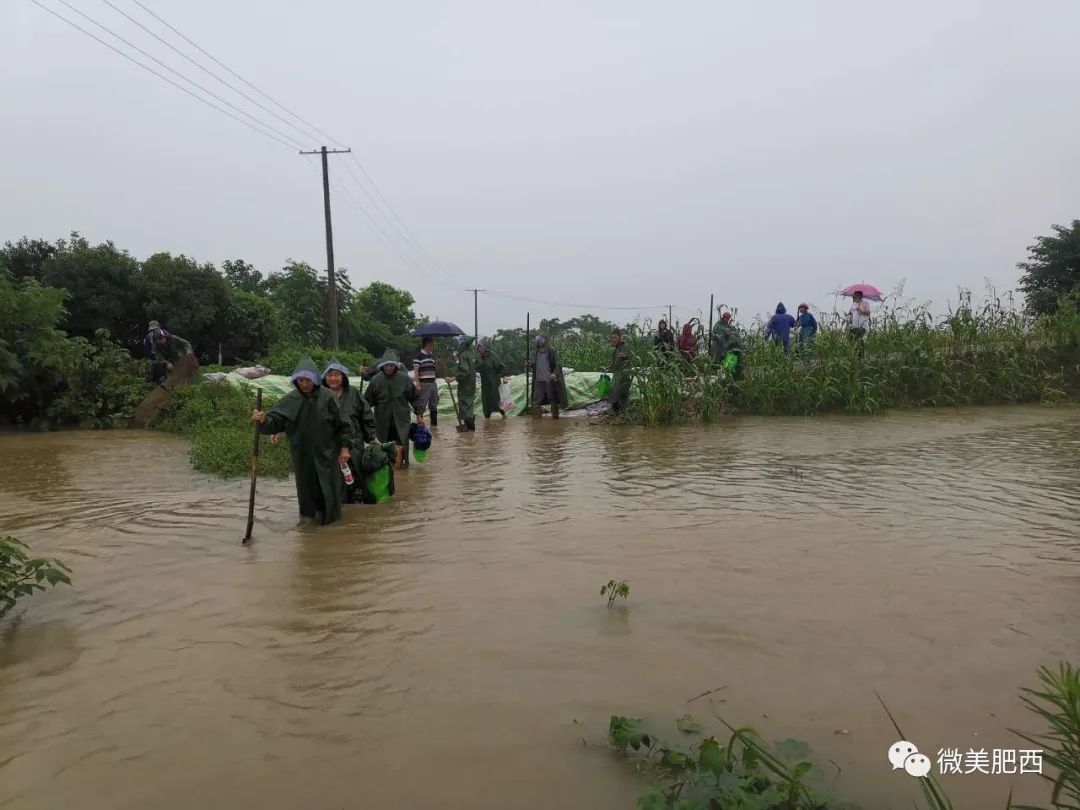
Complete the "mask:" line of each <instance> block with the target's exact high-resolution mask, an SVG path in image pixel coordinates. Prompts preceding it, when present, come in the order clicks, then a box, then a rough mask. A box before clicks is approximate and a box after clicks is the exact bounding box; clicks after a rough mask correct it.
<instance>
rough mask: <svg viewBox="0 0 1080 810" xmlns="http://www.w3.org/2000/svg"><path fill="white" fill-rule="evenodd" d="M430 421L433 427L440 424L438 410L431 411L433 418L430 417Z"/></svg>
mask: <svg viewBox="0 0 1080 810" xmlns="http://www.w3.org/2000/svg"><path fill="white" fill-rule="evenodd" d="M428 422H430V424H431V426H432V427H437V426H438V424H439V412H438V411H432V412H431V419H429V420H428Z"/></svg>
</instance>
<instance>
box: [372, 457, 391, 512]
mask: <svg viewBox="0 0 1080 810" xmlns="http://www.w3.org/2000/svg"><path fill="white" fill-rule="evenodd" d="M390 473H391V470H390V466H389V465H386V466H384V467H381V468H380V469H378V470H376V471H375V472H373V473H372V474H371V477H369V478H368V491H369V492H370V493H371V496H372V497H373V498H374V499H375V502H376V503H382V502H383V501H388V500H390Z"/></svg>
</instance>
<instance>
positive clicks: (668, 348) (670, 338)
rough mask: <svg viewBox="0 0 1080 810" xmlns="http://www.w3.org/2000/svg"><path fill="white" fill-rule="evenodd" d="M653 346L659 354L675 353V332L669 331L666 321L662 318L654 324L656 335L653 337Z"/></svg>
mask: <svg viewBox="0 0 1080 810" xmlns="http://www.w3.org/2000/svg"><path fill="white" fill-rule="evenodd" d="M653 348H655V349H656V350H657V351H658V352H660V353H661V354H666V355H672V354H675V333H674V332H672V331H671V328H670V327H669V326H668V322H667V321H665V320H664V319H663V318H661V319H660V323H658V324H657V325H656V335H655V336H654V337H653Z"/></svg>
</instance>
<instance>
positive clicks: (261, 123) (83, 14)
mask: <svg viewBox="0 0 1080 810" xmlns="http://www.w3.org/2000/svg"><path fill="white" fill-rule="evenodd" d="M31 2H33V3H35V4H36V5H38V6H41V7H42V8H46V9H47V8H48V7H47V6H43V5H42V4H41V3H39V2H37V0H31ZM57 2H59V3H60V4H61V5H63V6H66V7H67V8H69V9H71V10H72V11H74V12H75V13H76V14H78V15H79V16H80V17H83V18H84V19H86V20H88V21H89V22H91V23H93V24H94V25H96V26H97V27H98V28H100V29H101V30H102V31H105V32H106V33H108V34H109V35H110V36H113V37H115V38H116V39H118V40H120V41H121V42H123V43H124V44H125V45H127V46H128V47H129V48H131V49H132V50H134V51H136V52H138V53H140V54H142V55H143V56H145V57H146V58H147V59H149V60H150V61H152V62H154V63H156V64H158V65H161V67H163V68H165V69H166V70H167V71H169V72H170V73H172V74H174V75H176V76H179V77H180V78H181V79H183V80H184V81H185V82H187V83H188V84H190V85H191V86H192V87H196V88H198V89H199V90H201V91H202V92H204V93H206V94H207V95H208V96H210V97H211V98H213V99H215V100H217V101H220V102H221V103H222V104H224V105H225V106H227V107H230V108H232V109H234V110H236V111H237V112H238V113H240V114H241V115H244V116H247V117H248V118H250V119H251V120H252V121H254V122H255V123H256V124H258V125H259V126H262V127H265V128H266V129H268V130H270V131H271V132H273V133H275V134H277V135H278V136H280V137H281V138H282V139H283V140H285V141H287V142H290V143H292V144H293V145H294V146H295V147H296V148H298V149H303V144H301V143H299V142H298V141H296V140H295V139H294V138H293V137H292V136H291V135H287V134H286V133H284V132H282V131H281V130H279V129H277V128H276V127H273V126H271V125H270V124H268V123H266V122H265V121H260V120H259V119H258V118H256V117H255V116H254V115H252V114H251V113H249V112H247V110H244V109H241V108H240V107H237V106H236V105H235V104H233V103H232V102H231V101H229V100H228V99H224V98H222V97H221V96H219V95H218V94H217V93H215V92H214V91H213V90H208V89H207V88H205V87H203V86H202V85H201V84H199V83H198V82H196V81H194V80H192V79H189V78H188V77H187V76H185V75H184V74H183V73H181V72H180V71H178V70H176V69H175V68H173V67H170V66H169V65H167V64H165V63H164V62H162V61H161V60H160V59H158V58H157V57H156V56H154V55H153V54H150V53H147V52H146V51H144V50H143V49H142V48H140V47H139V46H138V45H136V44H134V43H133V42H130V41H129V40H127V39H124V37H122V36H120V35H119V34H117V33H116V32H115V31H113V30H112V29H111V28H109V27H108V26H107V25H104V24H102V23H100V22H98V21H97V20H95V19H94V18H93V17H91V16H90V15H89V14H87V13H86V12H84V11H81V10H79V9H78V8H76V7H75V6H73V5H71V3H69V2H68V1H67V0H57ZM57 16H59V15H57ZM61 19H65V18H63V17H61ZM80 30H82V29H80ZM84 33H86V32H85V31H84ZM99 41H100V40H99Z"/></svg>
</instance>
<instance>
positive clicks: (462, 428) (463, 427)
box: [446, 383, 469, 433]
mask: <svg viewBox="0 0 1080 810" xmlns="http://www.w3.org/2000/svg"><path fill="white" fill-rule="evenodd" d="M446 390H447V391H448V392H449V393H450V401H451V402H452V403H453V404H454V416H456V417H457V427H456V428H454V429H455V430H456V431H457V432H458V433H464V432H465V431H466V430H468V429H469V428H468V426H467V425H466V424H465V423H464V422H462V421H461V412H460V411H459V410H458V406H457V400H456V399H454V389H453V388H451V387H450V383H447V384H446Z"/></svg>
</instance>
